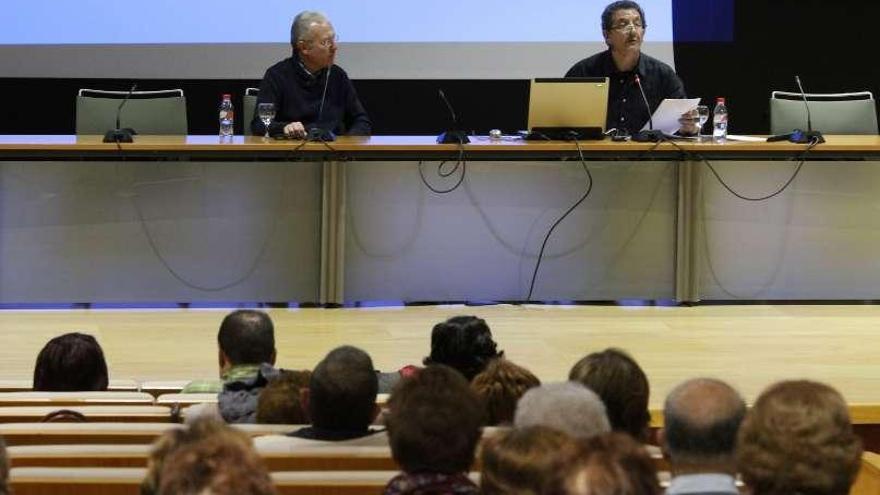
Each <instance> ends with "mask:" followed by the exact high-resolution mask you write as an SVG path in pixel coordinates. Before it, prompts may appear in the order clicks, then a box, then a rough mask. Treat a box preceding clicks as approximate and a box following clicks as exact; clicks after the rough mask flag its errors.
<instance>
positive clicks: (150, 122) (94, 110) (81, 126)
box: [76, 89, 188, 136]
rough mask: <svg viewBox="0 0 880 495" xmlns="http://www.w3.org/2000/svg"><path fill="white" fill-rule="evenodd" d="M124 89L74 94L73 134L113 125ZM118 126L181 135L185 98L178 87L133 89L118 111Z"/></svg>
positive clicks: (100, 130)
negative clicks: (121, 108)
mask: <svg viewBox="0 0 880 495" xmlns="http://www.w3.org/2000/svg"><path fill="white" fill-rule="evenodd" d="M127 94H128V91H104V90H99V89H81V90H79V93H78V94H77V96H76V134H78V135H81V134H104V133H105V132H107V131H108V130H111V129H115V128H116V114H117V109H118V108H119V104H120V103H121V101H122V98H125V96H126V95H127ZM120 126H121V127H123V128H125V127H130V128H132V129H134V130H135V131H137V133H138V134H161V135H179V136H185V135H186V134H187V132H188V128H187V120H186V98H185V97H184V96H183V90H182V89H169V90H162V91H135V92H134V93H133V95H132V97H131V98H130V99H129V100H128V102H126V104H125V107H124V108H123V110H122V112H121V118H120Z"/></svg>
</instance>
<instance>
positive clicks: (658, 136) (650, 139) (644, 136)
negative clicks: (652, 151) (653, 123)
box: [632, 130, 666, 143]
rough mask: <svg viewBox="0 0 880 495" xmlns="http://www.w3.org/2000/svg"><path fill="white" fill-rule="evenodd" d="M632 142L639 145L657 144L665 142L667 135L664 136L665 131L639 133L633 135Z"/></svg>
mask: <svg viewBox="0 0 880 495" xmlns="http://www.w3.org/2000/svg"><path fill="white" fill-rule="evenodd" d="M632 140H633V141H636V142H638V143H656V142H659V141H665V140H666V135H664V134H663V131H656V130H651V131H639V132H637V133H635V134H633V135H632Z"/></svg>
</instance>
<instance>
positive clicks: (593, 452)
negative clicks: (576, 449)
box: [544, 432, 662, 495]
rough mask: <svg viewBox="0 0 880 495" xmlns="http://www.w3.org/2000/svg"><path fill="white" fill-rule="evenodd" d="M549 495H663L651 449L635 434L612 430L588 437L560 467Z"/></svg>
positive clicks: (552, 481) (550, 487) (550, 483)
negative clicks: (645, 446) (575, 454)
mask: <svg viewBox="0 0 880 495" xmlns="http://www.w3.org/2000/svg"><path fill="white" fill-rule="evenodd" d="M544 493H545V494H546V495H660V493H662V490H661V488H660V482H659V480H658V479H657V470H656V468H655V467H654V462H653V461H652V460H651V456H650V455H648V451H647V450H646V449H645V448H644V447H643V446H642V445H641V444H639V443H638V442H637V441H635V440H634V439H633V438H632V436H630V435H627V434H624V433H617V432H615V433H608V434H605V435H599V436H596V437H593V438H591V439H589V440H587V441H586V442H585V443H584V444H583V446H582V453H581V455H579V456H575V457H574V458H573V460H572V462H571V463H570V464H569V466H568V467H567V468H563V469H561V470H558V471H557V476H555V477H553V478H552V479H551V481H550V482H549V483H548V489H547V490H546V491H545V492H544Z"/></svg>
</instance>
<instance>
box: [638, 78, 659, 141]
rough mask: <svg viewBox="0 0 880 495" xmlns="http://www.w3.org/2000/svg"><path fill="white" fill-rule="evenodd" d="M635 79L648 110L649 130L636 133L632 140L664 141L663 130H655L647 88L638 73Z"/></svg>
mask: <svg viewBox="0 0 880 495" xmlns="http://www.w3.org/2000/svg"><path fill="white" fill-rule="evenodd" d="M634 80H635V83H636V86H638V87H639V93H641V95H642V101H643V102H644V103H645V109H646V110H648V130H647V131H639V132H637V133H635V134H634V135H633V137H632V140H633V141H638V142H642V143H656V142H658V141H663V140H664V139H666V136H664V135H663V131H655V130H654V116H653V115H652V112H651V104H650V103H648V96H647V95H646V94H645V88H643V87H642V80H641V79H640V78H639V75H638V74H636V75H635V78H634Z"/></svg>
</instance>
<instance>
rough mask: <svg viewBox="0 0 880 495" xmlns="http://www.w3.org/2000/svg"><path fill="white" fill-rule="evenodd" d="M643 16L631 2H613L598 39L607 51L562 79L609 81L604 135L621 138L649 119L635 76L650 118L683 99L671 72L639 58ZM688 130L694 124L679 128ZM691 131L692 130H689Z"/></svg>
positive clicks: (641, 55)
mask: <svg viewBox="0 0 880 495" xmlns="http://www.w3.org/2000/svg"><path fill="white" fill-rule="evenodd" d="M646 27H647V24H645V13H644V11H642V8H641V7H640V6H639V4H637V3H636V2H632V1H618V2H613V3H611V4H610V5H608V6H607V7H605V11H604V12H602V34H603V35H604V36H605V43H606V44H607V45H608V50H606V51H604V52H601V53H598V54H596V55H593V56H592V57H589V58H586V59H584V60H581V61H580V62H578V63H576V64H575V65H574V67H572V68H571V69H569V71H568V73H566V74H565V77H607V78H609V80H610V81H609V82H610V86H609V95H608V119H607V125H606V127H607V128H608V129H612V128H617V129H619V130H620V131H621V132H624V133H626V134H633V133H636V132H638V131H639V130H641V129H642V127H643V126H644V125H645V123H646V122H648V118H649V117H650V113H649V111H648V109H647V108H646V107H645V102H644V100H643V99H642V95H641V92H640V91H639V87H638V85H637V84H636V76H638V78H639V81H640V82H641V85H642V87H643V88H644V90H645V96H646V97H647V99H648V104H649V105H650V107H651V109H650V112H651V113H653V112H654V110H656V109H657V106H658V105H660V102H661V101H663V100H664V99H665V98H686V96H685V92H684V85H683V84H682V83H681V80H680V79H679V78H678V76H677V75H675V71H673V70H672V68H671V67H669V66H668V65H666V64H664V63H663V62H661V61H659V60H657V59H656V58H654V57H650V56H648V55H646V54H644V53H642V51H641V48H642V41H643V40H644V37H645V28H646ZM682 124H683V125H689V126H691V127H693V125H694V124H693V122H692V121H691V122H685V121H683V122H682ZM694 130H695V129H694Z"/></svg>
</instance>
